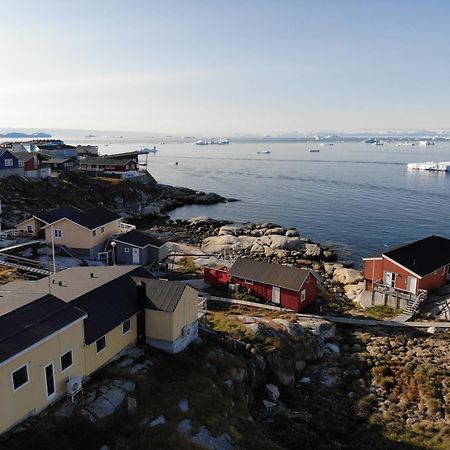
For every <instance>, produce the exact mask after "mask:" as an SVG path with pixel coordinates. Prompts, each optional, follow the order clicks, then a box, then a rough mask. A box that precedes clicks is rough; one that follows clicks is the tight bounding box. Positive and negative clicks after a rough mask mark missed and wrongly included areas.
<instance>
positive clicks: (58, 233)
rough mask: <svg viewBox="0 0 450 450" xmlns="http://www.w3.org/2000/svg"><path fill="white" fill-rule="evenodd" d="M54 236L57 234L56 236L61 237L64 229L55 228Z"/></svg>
mask: <svg viewBox="0 0 450 450" xmlns="http://www.w3.org/2000/svg"><path fill="white" fill-rule="evenodd" d="M53 236H55V238H61V237H62V230H53Z"/></svg>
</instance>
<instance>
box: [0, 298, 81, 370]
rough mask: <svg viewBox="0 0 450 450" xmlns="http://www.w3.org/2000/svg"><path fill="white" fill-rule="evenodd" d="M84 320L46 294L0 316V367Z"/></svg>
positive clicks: (76, 311) (71, 307)
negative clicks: (53, 335) (22, 352)
mask: <svg viewBox="0 0 450 450" xmlns="http://www.w3.org/2000/svg"><path fill="white" fill-rule="evenodd" d="M83 316H85V313H84V312H83V311H80V310H79V309H77V308H76V307H74V306H72V305H70V304H67V303H65V302H63V301H62V300H59V299H58V298H56V297H54V296H53V295H49V294H47V295H44V296H42V297H41V298H38V299H37V300H35V301H33V302H31V303H28V304H27V305H25V306H22V307H21V308H18V309H15V310H14V311H11V312H10V313H8V314H5V315H3V316H1V317H0V330H1V334H0V363H1V362H3V361H6V360H7V359H9V358H11V357H12V356H14V355H16V354H17V353H20V352H21V351H23V350H26V349H27V348H29V347H30V346H32V345H33V344H36V343H38V342H40V341H41V340H42V339H44V338H46V337H47V336H50V335H51V334H53V333H55V332H56V331H58V330H60V329H62V328H64V327H65V326H67V325H69V324H71V323H73V322H75V321H76V320H78V319H81V318H82V317H83Z"/></svg>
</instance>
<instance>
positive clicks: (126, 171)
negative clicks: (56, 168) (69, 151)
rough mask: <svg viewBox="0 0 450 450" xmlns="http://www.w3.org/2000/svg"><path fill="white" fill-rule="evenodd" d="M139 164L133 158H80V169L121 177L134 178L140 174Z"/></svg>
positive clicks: (95, 173)
mask: <svg viewBox="0 0 450 450" xmlns="http://www.w3.org/2000/svg"><path fill="white" fill-rule="evenodd" d="M138 169H139V168H138V164H137V162H136V161H135V160H134V159H133V158H130V159H118V158H117V159H116V158H113V157H109V158H105V157H102V156H96V157H92V158H85V159H82V160H80V170H82V171H85V172H88V173H89V174H92V175H116V176H118V177H120V178H132V177H134V176H136V175H138Z"/></svg>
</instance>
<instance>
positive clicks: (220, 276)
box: [203, 267, 230, 286]
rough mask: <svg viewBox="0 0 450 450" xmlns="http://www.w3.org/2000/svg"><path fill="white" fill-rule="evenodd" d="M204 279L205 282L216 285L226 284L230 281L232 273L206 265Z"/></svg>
mask: <svg viewBox="0 0 450 450" xmlns="http://www.w3.org/2000/svg"><path fill="white" fill-rule="evenodd" d="M203 279H204V280H205V283H208V284H212V285H215V286H226V285H228V283H229V282H230V275H229V273H228V271H227V270H224V269H213V268H212V267H205V268H204V269H203Z"/></svg>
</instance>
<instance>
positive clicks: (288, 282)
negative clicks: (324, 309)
mask: <svg viewBox="0 0 450 450" xmlns="http://www.w3.org/2000/svg"><path fill="white" fill-rule="evenodd" d="M309 273H311V271H309V270H307V269H300V268H298V267H291V266H283V265H281V264H269V263H265V262H261V261H256V260H254V259H243V258H238V259H237V260H236V262H235V263H234V264H233V265H232V267H231V268H230V275H231V276H232V277H237V278H244V279H246V280H251V281H256V282H258V283H264V284H269V285H272V286H277V287H281V288H285V289H289V290H292V291H297V292H298V291H300V289H301V287H302V286H303V283H304V281H305V279H306V277H307V276H308V274H309Z"/></svg>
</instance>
